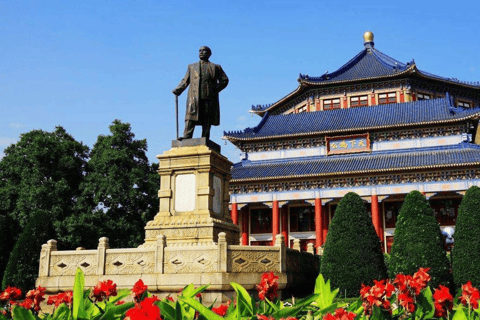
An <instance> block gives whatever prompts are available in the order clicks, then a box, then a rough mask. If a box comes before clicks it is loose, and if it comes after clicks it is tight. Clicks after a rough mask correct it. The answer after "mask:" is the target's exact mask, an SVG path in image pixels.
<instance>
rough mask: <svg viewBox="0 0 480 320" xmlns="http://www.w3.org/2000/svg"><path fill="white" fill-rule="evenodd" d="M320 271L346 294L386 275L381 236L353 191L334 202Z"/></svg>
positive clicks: (356, 290) (350, 294) (354, 291)
mask: <svg viewBox="0 0 480 320" xmlns="http://www.w3.org/2000/svg"><path fill="white" fill-rule="evenodd" d="M320 273H321V274H322V275H323V276H324V277H325V278H326V279H330V281H331V283H332V288H340V294H341V295H342V296H344V295H346V296H347V297H354V296H358V294H359V291H360V287H361V285H362V283H364V284H368V285H371V284H373V280H374V279H384V278H386V277H387V269H386V267H385V263H384V257H383V253H382V248H381V242H380V239H379V238H378V236H377V233H376V232H375V228H374V227H373V224H372V219H371V218H370V217H369V216H368V214H367V212H366V210H365V204H364V203H363V201H362V199H361V198H360V197H359V196H358V195H357V194H356V193H353V192H350V193H348V194H346V195H345V196H344V197H343V199H342V200H341V201H340V203H339V204H338V206H337V210H336V212H335V216H334V217H333V219H332V222H331V223H330V227H329V231H328V236H327V241H326V243H325V250H324V253H323V257H322V264H321V268H320Z"/></svg>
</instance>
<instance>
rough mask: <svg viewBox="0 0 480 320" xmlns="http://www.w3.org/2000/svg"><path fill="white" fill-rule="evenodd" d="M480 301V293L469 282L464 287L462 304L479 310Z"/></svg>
mask: <svg viewBox="0 0 480 320" xmlns="http://www.w3.org/2000/svg"><path fill="white" fill-rule="evenodd" d="M479 299H480V292H479V291H478V289H477V288H475V287H474V286H473V285H472V282H471V281H468V282H467V283H466V284H464V285H463V286H462V296H461V297H460V302H462V303H463V305H465V306H471V307H472V309H478V300H479Z"/></svg>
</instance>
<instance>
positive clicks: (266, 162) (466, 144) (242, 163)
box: [234, 142, 480, 167]
mask: <svg viewBox="0 0 480 320" xmlns="http://www.w3.org/2000/svg"><path fill="white" fill-rule="evenodd" d="M462 149H477V150H480V145H476V144H474V143H471V142H460V143H457V144H454V145H446V146H433V147H418V148H409V149H393V150H381V151H373V152H364V153H357V154H355V158H357V159H359V158H365V157H367V158H370V157H375V156H395V155H397V154H409V155H410V154H422V153H431V152H442V151H448V150H462ZM349 158H352V154H336V155H329V156H327V155H321V156H310V157H302V158H298V157H292V158H282V159H268V160H258V161H250V160H242V161H240V162H237V163H236V164H234V166H235V167H248V166H263V165H270V164H279V163H288V162H296V163H301V162H310V161H318V160H322V159H329V160H332V161H333V160H341V159H349Z"/></svg>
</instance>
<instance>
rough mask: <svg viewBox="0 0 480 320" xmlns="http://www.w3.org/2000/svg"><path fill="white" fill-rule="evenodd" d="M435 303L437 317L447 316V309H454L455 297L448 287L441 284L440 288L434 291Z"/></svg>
mask: <svg viewBox="0 0 480 320" xmlns="http://www.w3.org/2000/svg"><path fill="white" fill-rule="evenodd" d="M433 299H434V305H435V317H439V318H442V317H446V316H447V311H450V310H452V307H453V297H452V295H451V294H450V290H448V288H447V287H445V286H442V285H440V286H439V289H435V292H434V293H433Z"/></svg>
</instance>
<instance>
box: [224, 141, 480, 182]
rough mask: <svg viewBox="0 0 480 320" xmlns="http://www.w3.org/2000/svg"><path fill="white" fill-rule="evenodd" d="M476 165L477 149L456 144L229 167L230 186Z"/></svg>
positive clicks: (479, 157) (479, 151) (479, 154)
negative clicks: (279, 180)
mask: <svg viewBox="0 0 480 320" xmlns="http://www.w3.org/2000/svg"><path fill="white" fill-rule="evenodd" d="M479 164H480V146H478V145H474V144H471V143H460V144H458V145H455V146H447V147H432V148H423V149H408V150H399V151H397V152H395V151H394V152H392V151H389V152H375V153H367V154H356V155H352V154H348V155H335V156H318V157H311V158H307V159H298V158H295V159H281V160H270V161H255V162H248V161H244V162H240V163H237V164H235V165H234V166H233V167H232V182H235V181H242V180H262V179H280V178H283V179H285V178H295V177H308V176H312V177H313V176H335V175H345V174H361V173H372V172H373V173H375V172H388V171H397V170H400V171H401V170H420V169H431V168H439V167H451V166H464V165H477V166H478V165H479Z"/></svg>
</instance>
